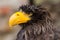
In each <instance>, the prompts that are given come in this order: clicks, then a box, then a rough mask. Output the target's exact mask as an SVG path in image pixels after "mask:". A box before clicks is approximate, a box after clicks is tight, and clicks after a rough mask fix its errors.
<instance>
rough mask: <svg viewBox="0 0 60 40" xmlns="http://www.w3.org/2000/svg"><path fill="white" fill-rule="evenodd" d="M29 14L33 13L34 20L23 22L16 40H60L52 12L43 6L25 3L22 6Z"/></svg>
mask: <svg viewBox="0 0 60 40" xmlns="http://www.w3.org/2000/svg"><path fill="white" fill-rule="evenodd" d="M20 9H22V10H23V11H24V12H26V13H27V14H30V13H32V14H33V15H32V16H31V18H32V20H31V21H28V22H27V23H24V24H21V25H22V27H23V28H22V30H20V31H19V33H18V35H17V39H16V40H60V39H59V38H60V37H59V36H58V35H57V33H58V31H57V32H55V29H54V28H53V27H54V25H53V20H52V18H51V15H50V13H49V12H48V11H47V10H46V9H45V8H42V7H41V6H34V5H24V6H22V7H20ZM20 9H19V10H20Z"/></svg>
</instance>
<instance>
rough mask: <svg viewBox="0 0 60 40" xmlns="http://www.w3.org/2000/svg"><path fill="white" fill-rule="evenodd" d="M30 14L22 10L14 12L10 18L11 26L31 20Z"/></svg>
mask: <svg viewBox="0 0 60 40" xmlns="http://www.w3.org/2000/svg"><path fill="white" fill-rule="evenodd" d="M30 16H31V15H28V14H26V13H25V12H22V11H19V12H16V13H14V14H13V15H12V16H11V17H10V19H9V26H10V28H12V27H13V26H14V25H17V24H22V23H26V22H28V21H29V20H31V18H30Z"/></svg>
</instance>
